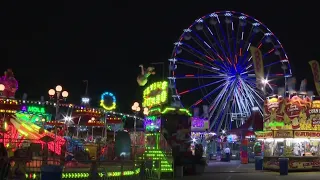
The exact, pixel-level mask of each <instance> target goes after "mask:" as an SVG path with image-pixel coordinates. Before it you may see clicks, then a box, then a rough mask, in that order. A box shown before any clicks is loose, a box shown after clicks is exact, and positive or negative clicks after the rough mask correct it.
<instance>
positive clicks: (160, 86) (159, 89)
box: [142, 81, 168, 108]
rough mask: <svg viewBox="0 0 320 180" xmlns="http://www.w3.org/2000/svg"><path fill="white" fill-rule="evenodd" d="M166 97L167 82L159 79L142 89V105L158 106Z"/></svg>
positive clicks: (165, 100)
mask: <svg viewBox="0 0 320 180" xmlns="http://www.w3.org/2000/svg"><path fill="white" fill-rule="evenodd" d="M167 99H168V82H167V81H161V82H155V83H152V84H151V85H150V86H148V87H147V88H146V89H145V90H144V91H143V103H142V106H143V107H149V108H151V107H153V106H159V105H161V104H163V103H165V102H167Z"/></svg>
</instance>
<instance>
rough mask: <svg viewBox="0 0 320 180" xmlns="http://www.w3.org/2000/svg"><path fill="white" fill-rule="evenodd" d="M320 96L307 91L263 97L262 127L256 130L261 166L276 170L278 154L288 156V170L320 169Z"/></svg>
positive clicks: (280, 156) (281, 156)
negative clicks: (259, 146)
mask: <svg viewBox="0 0 320 180" xmlns="http://www.w3.org/2000/svg"><path fill="white" fill-rule="evenodd" d="M319 100H320V99H319V98H318V97H308V96H306V95H291V96H289V97H287V98H283V97H281V96H277V95H274V96H271V97H268V98H267V99H266V101H265V104H264V130H263V131H257V132H255V134H256V138H257V142H259V143H260V144H261V147H262V155H263V168H264V169H269V170H279V158H288V159H289V162H288V166H289V167H288V169H289V171H304V170H317V171H318V170H319V169H320V153H319V148H320V101H319Z"/></svg>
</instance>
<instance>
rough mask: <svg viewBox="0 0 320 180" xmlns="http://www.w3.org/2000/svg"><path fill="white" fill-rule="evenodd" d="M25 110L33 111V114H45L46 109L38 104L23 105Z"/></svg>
mask: <svg viewBox="0 0 320 180" xmlns="http://www.w3.org/2000/svg"><path fill="white" fill-rule="evenodd" d="M21 110H22V111H23V112H28V113H33V114H45V113H46V110H45V109H44V107H38V106H22V109H21Z"/></svg>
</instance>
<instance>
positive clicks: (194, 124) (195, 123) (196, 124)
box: [191, 117, 209, 131]
mask: <svg viewBox="0 0 320 180" xmlns="http://www.w3.org/2000/svg"><path fill="white" fill-rule="evenodd" d="M206 129H209V121H208V119H202V118H197V117H193V118H192V119H191V130H192V131H205V130H206Z"/></svg>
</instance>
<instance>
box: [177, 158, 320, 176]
mask: <svg viewBox="0 0 320 180" xmlns="http://www.w3.org/2000/svg"><path fill="white" fill-rule="evenodd" d="M195 178H196V179H197V180H212V179H214V180H242V179H245V180H273V179H275V180H286V179H288V180H301V179H303V180H320V172H295V173H293V172H292V173H289V175H288V176H280V175H279V172H270V171H256V170H255V169H254V164H240V162H239V161H231V162H218V161H211V162H210V163H209V164H208V166H207V168H206V170H205V173H204V174H202V175H199V176H186V177H183V179H184V180H194V179H195Z"/></svg>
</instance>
